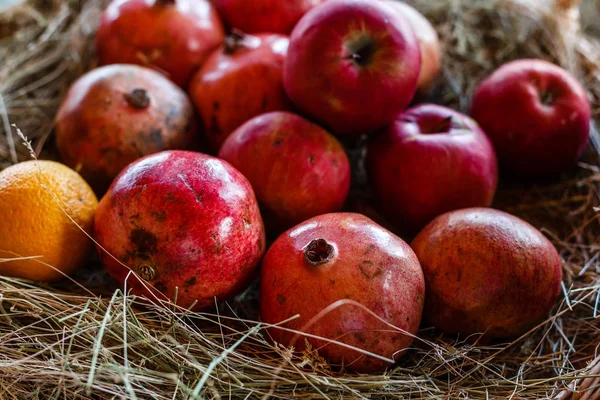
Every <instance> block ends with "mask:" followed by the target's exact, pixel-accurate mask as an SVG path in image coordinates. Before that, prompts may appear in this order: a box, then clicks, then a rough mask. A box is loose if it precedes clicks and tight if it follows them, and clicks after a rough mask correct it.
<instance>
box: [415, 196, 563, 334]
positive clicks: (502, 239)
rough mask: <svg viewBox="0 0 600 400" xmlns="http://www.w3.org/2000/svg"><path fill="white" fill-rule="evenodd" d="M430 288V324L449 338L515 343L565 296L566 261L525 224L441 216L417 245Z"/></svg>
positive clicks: (492, 215)
mask: <svg viewBox="0 0 600 400" xmlns="http://www.w3.org/2000/svg"><path fill="white" fill-rule="evenodd" d="M411 246H412V248H413V250H414V251H415V253H416V254H417V257H418V258H419V261H420V262H421V266H422V267H423V272H424V274H425V281H426V285H427V293H426V299H425V311H424V319H426V320H428V321H429V322H430V323H431V324H433V325H434V326H436V327H437V328H439V329H441V330H442V331H444V332H446V333H449V334H465V335H470V334H485V336H486V337H488V338H511V337H516V336H519V335H521V334H523V333H525V332H527V331H528V330H529V329H531V328H533V327H535V326H536V325H537V324H538V323H540V322H541V321H543V319H544V318H545V317H546V316H547V315H548V313H549V312H550V310H551V309H552V306H553V305H554V303H555V301H556V299H557V297H558V295H559V294H560V290H561V289H560V286H561V280H562V262H561V259H560V257H559V255H558V253H557V251H556V249H555V248H554V246H553V245H552V243H550V241H549V240H548V239H546V237H544V235H543V234H542V233H541V232H540V231H538V230H537V229H536V228H534V227H533V226H531V225H530V224H528V223H527V222H525V221H523V220H521V219H519V218H517V217H515V216H512V215H510V214H508V213H505V212H502V211H498V210H494V209H489V208H470V209H464V210H458V211H452V212H449V213H447V214H444V215H441V216H439V217H438V218H436V219H435V220H433V221H432V222H431V223H430V224H429V225H427V226H426V227H425V228H424V229H423V231H421V233H419V235H418V236H417V237H416V238H415V239H414V241H413V242H412V244H411Z"/></svg>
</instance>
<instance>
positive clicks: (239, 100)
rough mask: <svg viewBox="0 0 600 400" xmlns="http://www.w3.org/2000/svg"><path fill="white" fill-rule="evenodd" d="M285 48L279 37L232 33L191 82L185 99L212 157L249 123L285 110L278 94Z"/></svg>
mask: <svg viewBox="0 0 600 400" xmlns="http://www.w3.org/2000/svg"><path fill="white" fill-rule="evenodd" d="M288 45H289V39H288V38H287V37H286V36H282V35H274V34H262V35H257V36H250V35H243V34H240V33H233V34H232V35H230V36H229V37H228V38H227V39H226V40H225V45H224V46H223V47H222V48H220V49H218V50H216V51H215V52H214V53H213V54H212V55H211V56H210V57H209V59H208V60H207V61H206V63H205V64H204V65H203V66H202V68H201V69H200V71H198V73H197V74H196V75H195V77H194V78H193V79H192V82H191V84H190V88H189V92H190V96H191V97H192V100H193V101H194V103H195V104H196V108H197V109H198V112H199V113H200V116H201V118H202V121H203V122H204V127H205V132H206V139H207V141H208V142H209V146H210V147H211V149H212V150H213V151H215V152H217V151H218V150H219V147H221V145H222V144H223V142H224V141H225V139H227V136H229V134H230V133H231V132H233V131H234V130H235V129H236V128H237V127H239V126H240V125H241V124H243V123H244V122H246V121H248V120H249V119H251V118H252V117H255V116H257V115H259V114H263V113H265V112H268V111H276V110H286V109H288V108H289V107H290V104H289V100H288V98H287V96H286V94H285V91H284V90H283V62H284V60H285V55H286V53H287V49H288Z"/></svg>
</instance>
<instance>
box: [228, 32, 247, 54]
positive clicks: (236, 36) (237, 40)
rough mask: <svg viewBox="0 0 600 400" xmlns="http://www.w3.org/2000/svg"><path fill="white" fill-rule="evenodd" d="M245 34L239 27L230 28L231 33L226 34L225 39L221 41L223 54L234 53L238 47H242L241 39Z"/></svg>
mask: <svg viewBox="0 0 600 400" xmlns="http://www.w3.org/2000/svg"><path fill="white" fill-rule="evenodd" d="M245 37H246V35H245V34H244V32H242V31H240V30H239V29H232V30H231V33H230V34H229V35H227V37H226V38H225V41H224V42H223V46H224V48H225V49H224V51H225V54H228V55H231V54H233V53H235V52H236V51H237V50H238V49H240V48H241V47H243V46H242V45H243V43H242V42H243V41H244V38H245Z"/></svg>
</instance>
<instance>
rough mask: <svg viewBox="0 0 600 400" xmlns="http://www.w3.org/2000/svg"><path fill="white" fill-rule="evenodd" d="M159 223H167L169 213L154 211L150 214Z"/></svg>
mask: <svg viewBox="0 0 600 400" xmlns="http://www.w3.org/2000/svg"><path fill="white" fill-rule="evenodd" d="M150 215H152V217H153V218H154V219H155V220H156V221H157V222H165V221H166V220H167V212H166V211H165V210H161V211H152V212H151V213H150Z"/></svg>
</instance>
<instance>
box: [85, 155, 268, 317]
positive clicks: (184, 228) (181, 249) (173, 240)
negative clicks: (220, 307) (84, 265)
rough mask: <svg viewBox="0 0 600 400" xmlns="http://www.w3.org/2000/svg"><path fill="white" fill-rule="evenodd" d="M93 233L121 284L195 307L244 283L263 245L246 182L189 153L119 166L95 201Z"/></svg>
mask: <svg viewBox="0 0 600 400" xmlns="http://www.w3.org/2000/svg"><path fill="white" fill-rule="evenodd" d="M94 237H95V239H96V241H97V242H98V245H99V246H98V254H99V256H100V259H101V261H102V262H103V263H104V265H105V267H106V270H107V271H108V273H109V274H110V275H112V276H113V277H114V278H115V279H117V280H118V281H119V282H121V283H122V284H125V281H127V284H126V285H127V289H128V290H131V291H132V292H133V293H134V294H136V295H143V296H145V297H147V298H150V299H155V298H159V299H164V298H165V297H166V298H167V299H169V300H175V299H176V301H177V304H178V305H180V306H182V307H184V308H189V307H191V308H193V309H196V310H197V309H202V308H206V307H209V306H211V305H214V298H215V297H216V298H217V299H218V300H224V299H227V298H230V297H231V296H233V295H235V294H236V293H238V292H239V291H240V290H241V289H243V288H244V287H245V285H246V284H248V283H249V280H250V278H251V277H252V276H253V273H254V271H255V269H256V267H257V265H258V263H259V262H260V259H261V257H262V255H263V252H264V250H265V234H264V228H263V222H262V219H261V217H260V213H259V210H258V204H257V203H256V198H255V197H254V192H253V191H252V187H251V186H250V183H249V182H248V181H247V180H246V178H244V176H243V175H242V174H241V173H240V172H238V171H237V170H236V169H235V168H233V167H232V166H231V165H229V164H228V163H227V162H225V161H222V160H219V159H217V158H214V157H211V156H207V155H204V154H200V153H195V152H189V151H164V152H160V153H157V154H153V155H150V156H147V157H144V158H142V159H141V160H138V161H136V162H135V163H133V164H131V165H129V166H128V167H127V168H126V169H125V170H123V172H122V173H121V174H120V175H119V176H118V177H117V179H115V181H114V183H113V184H112V186H111V187H110V189H109V191H108V193H107V194H106V195H105V196H104V198H102V200H101V201H100V205H99V206H98V210H97V213H96V218H95V225H94ZM105 250H106V251H105ZM130 271H133V272H135V273H136V274H130Z"/></svg>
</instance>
